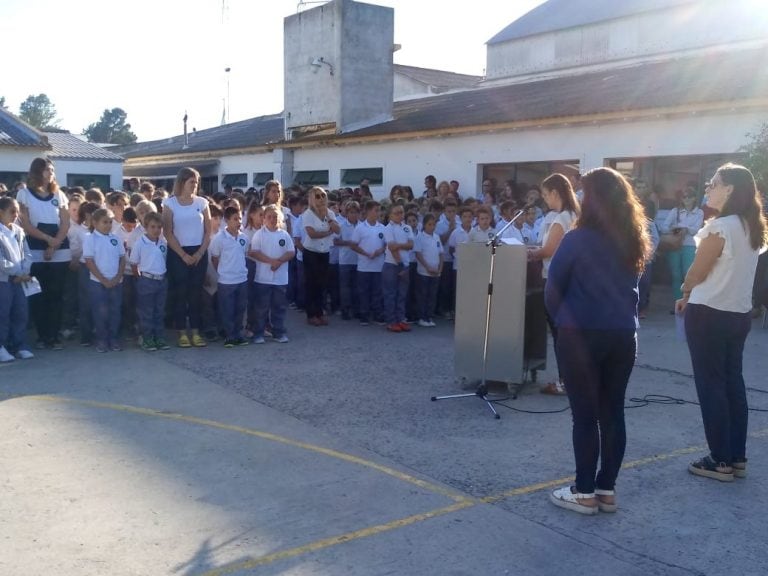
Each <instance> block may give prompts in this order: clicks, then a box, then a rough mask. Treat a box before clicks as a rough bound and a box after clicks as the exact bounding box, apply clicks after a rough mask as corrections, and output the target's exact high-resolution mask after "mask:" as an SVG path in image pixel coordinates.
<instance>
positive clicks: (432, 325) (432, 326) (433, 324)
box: [429, 320, 437, 328]
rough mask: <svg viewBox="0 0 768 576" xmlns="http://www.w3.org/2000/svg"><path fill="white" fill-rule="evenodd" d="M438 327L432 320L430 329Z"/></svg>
mask: <svg viewBox="0 0 768 576" xmlns="http://www.w3.org/2000/svg"><path fill="white" fill-rule="evenodd" d="M436 326H437V324H435V323H434V321H432V320H430V321H429V327H430V328H434V327H436Z"/></svg>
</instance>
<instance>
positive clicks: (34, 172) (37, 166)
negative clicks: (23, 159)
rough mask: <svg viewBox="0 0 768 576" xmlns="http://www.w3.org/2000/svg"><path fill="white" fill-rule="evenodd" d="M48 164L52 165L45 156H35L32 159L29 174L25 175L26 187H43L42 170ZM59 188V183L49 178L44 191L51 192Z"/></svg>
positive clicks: (33, 188)
mask: <svg viewBox="0 0 768 576" xmlns="http://www.w3.org/2000/svg"><path fill="white" fill-rule="evenodd" d="M49 166H53V162H51V161H50V160H48V159H47V158H35V159H34V160H32V164H30V165H29V176H27V187H28V188H29V189H30V190H42V189H43V172H45V169H46V168H48V167H49ZM58 189H59V185H58V184H56V180H55V179H54V180H51V182H50V183H49V184H48V189H47V190H46V192H48V193H50V194H53V193H54V192H56V191H57V190H58Z"/></svg>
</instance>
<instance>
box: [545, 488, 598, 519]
mask: <svg viewBox="0 0 768 576" xmlns="http://www.w3.org/2000/svg"><path fill="white" fill-rule="evenodd" d="M594 497H595V493H594V492H593V493H591V494H581V493H580V492H576V488H575V487H573V486H565V487H563V488H558V489H557V490H554V491H552V493H551V494H550V495H549V501H550V502H552V504H554V505H555V506H557V507H558V508H565V509H566V510H571V511H572V512H578V513H579V514H585V515H588V516H592V515H593V514H597V513H598V512H599V511H600V508H599V506H598V504H593V505H591V506H590V505H587V504H582V503H581V502H579V500H588V499H590V498H594Z"/></svg>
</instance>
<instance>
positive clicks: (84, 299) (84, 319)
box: [77, 264, 93, 344]
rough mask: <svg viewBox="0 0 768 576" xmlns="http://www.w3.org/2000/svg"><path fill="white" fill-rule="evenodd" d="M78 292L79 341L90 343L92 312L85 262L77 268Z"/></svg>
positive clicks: (89, 274) (91, 339)
mask: <svg viewBox="0 0 768 576" xmlns="http://www.w3.org/2000/svg"><path fill="white" fill-rule="evenodd" d="M77 274H78V292H77V301H78V302H77V308H78V310H79V312H80V320H79V324H80V343H81V344H90V343H91V342H92V341H93V312H92V311H91V305H90V300H91V294H90V286H91V273H90V272H89V271H88V267H87V266H86V265H85V264H80V268H78V269H77Z"/></svg>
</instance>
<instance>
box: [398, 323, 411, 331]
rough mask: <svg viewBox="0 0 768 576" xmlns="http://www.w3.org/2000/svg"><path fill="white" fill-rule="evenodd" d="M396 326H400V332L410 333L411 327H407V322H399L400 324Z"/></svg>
mask: <svg viewBox="0 0 768 576" xmlns="http://www.w3.org/2000/svg"><path fill="white" fill-rule="evenodd" d="M398 326H400V332H410V331H411V327H410V326H409V325H408V322H400V324H398Z"/></svg>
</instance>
